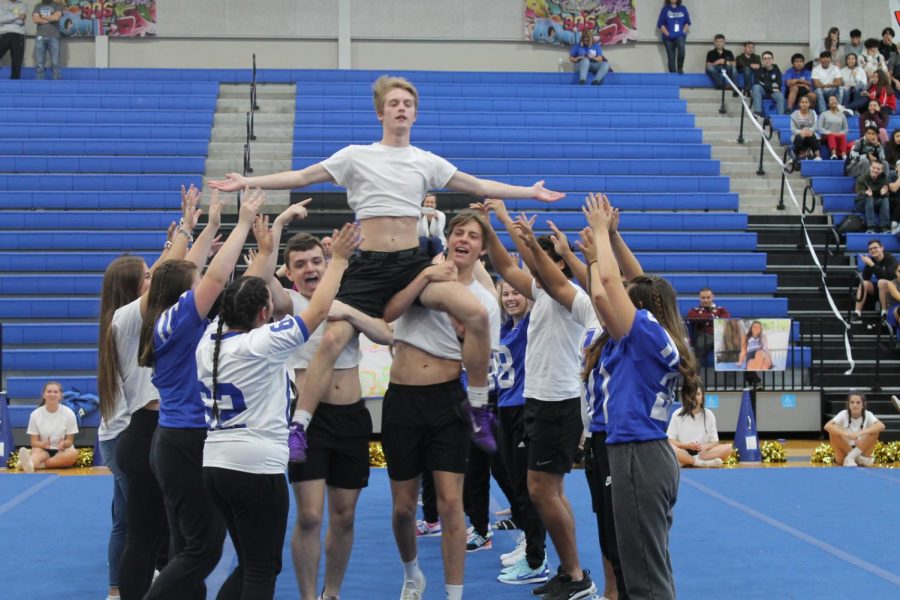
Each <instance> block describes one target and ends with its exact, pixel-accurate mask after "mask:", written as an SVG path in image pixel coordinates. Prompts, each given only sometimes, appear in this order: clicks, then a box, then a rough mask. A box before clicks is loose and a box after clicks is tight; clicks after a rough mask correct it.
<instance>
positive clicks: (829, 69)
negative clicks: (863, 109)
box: [812, 50, 844, 115]
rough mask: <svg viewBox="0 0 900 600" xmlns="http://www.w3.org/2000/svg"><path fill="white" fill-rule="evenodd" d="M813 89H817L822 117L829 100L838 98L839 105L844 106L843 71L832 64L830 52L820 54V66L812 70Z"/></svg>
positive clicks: (817, 98) (819, 110)
mask: <svg viewBox="0 0 900 600" xmlns="http://www.w3.org/2000/svg"><path fill="white" fill-rule="evenodd" d="M812 80H813V87H815V88H816V100H817V102H818V112H819V114H820V115H821V114H822V113H824V112H825V111H826V110H828V98H830V97H831V96H836V97H837V99H838V104H841V105H843V104H844V87H843V85H844V82H843V80H842V79H841V70H840V69H839V68H838V67H837V65H835V64H833V63H832V62H831V52H829V51H828V50H825V51H823V52H822V53H821V54H819V64H818V65H816V67H814V68H813V70H812Z"/></svg>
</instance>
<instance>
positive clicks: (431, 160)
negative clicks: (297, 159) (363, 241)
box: [321, 143, 456, 219]
mask: <svg viewBox="0 0 900 600" xmlns="http://www.w3.org/2000/svg"><path fill="white" fill-rule="evenodd" d="M321 165H322V166H323V167H324V168H325V170H326V171H328V172H329V173H330V174H331V176H332V178H334V181H335V183H337V184H338V185H341V186H343V187H345V188H347V201H348V202H349V204H350V208H352V209H353V211H354V212H355V213H356V218H357V219H371V218H373V217H415V218H416V219H418V218H419V217H420V216H421V215H422V208H421V207H422V200H423V199H424V198H425V192H427V191H429V190H434V189H439V188H442V187H444V186H446V185H447V182H448V181H450V178H451V177H453V174H454V173H456V167H454V166H453V165H452V164H450V163H449V162H447V161H446V160H444V159H443V158H441V157H440V156H437V155H436V154H432V153H431V152H427V151H425V150H421V149H419V148H416V147H415V146H403V147H402V148H397V147H394V146H385V145H384V144H381V143H375V144H370V145H368V146H347V147H346V148H342V149H341V150H338V151H337V152H335V153H334V154H332V155H331V156H330V157H329V158H326V159H325V160H324V161H322V162H321Z"/></svg>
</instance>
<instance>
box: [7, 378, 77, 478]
mask: <svg viewBox="0 0 900 600" xmlns="http://www.w3.org/2000/svg"><path fill="white" fill-rule="evenodd" d="M62 397H63V391H62V386H61V385H60V384H59V383H57V382H55V381H48V382H47V383H45V384H44V389H43V390H41V403H40V404H39V405H38V407H37V408H36V409H34V411H32V413H31V416H30V417H28V435H30V436H31V449H30V450H29V449H28V448H21V449H20V450H19V468H20V469H22V470H23V471H25V472H26V473H33V472H34V471H35V470H39V469H64V468H66V467H71V466H72V465H74V464H75V461H76V460H78V451H77V450H76V449H75V434H76V433H78V423H77V421H76V419H75V413H74V412H72V409H71V408H69V407H68V406H64V405H63V404H60V401H61V400H62Z"/></svg>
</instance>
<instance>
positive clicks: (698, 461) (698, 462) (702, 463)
mask: <svg viewBox="0 0 900 600" xmlns="http://www.w3.org/2000/svg"><path fill="white" fill-rule="evenodd" d="M694 466H695V467H705V466H706V461H705V460H703V459H702V458H700V455H699V454H695V455H694Z"/></svg>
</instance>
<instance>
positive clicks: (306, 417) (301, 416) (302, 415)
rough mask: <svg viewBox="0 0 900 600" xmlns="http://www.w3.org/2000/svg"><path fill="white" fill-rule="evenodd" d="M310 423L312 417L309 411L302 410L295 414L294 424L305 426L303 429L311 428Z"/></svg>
mask: <svg viewBox="0 0 900 600" xmlns="http://www.w3.org/2000/svg"><path fill="white" fill-rule="evenodd" d="M310 421H312V415H311V414H310V413H309V411H306V410H303V409H302V408H300V409H297V410H296V411H295V412H294V422H295V423H300V424H301V425H303V429H308V428H309V422H310Z"/></svg>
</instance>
